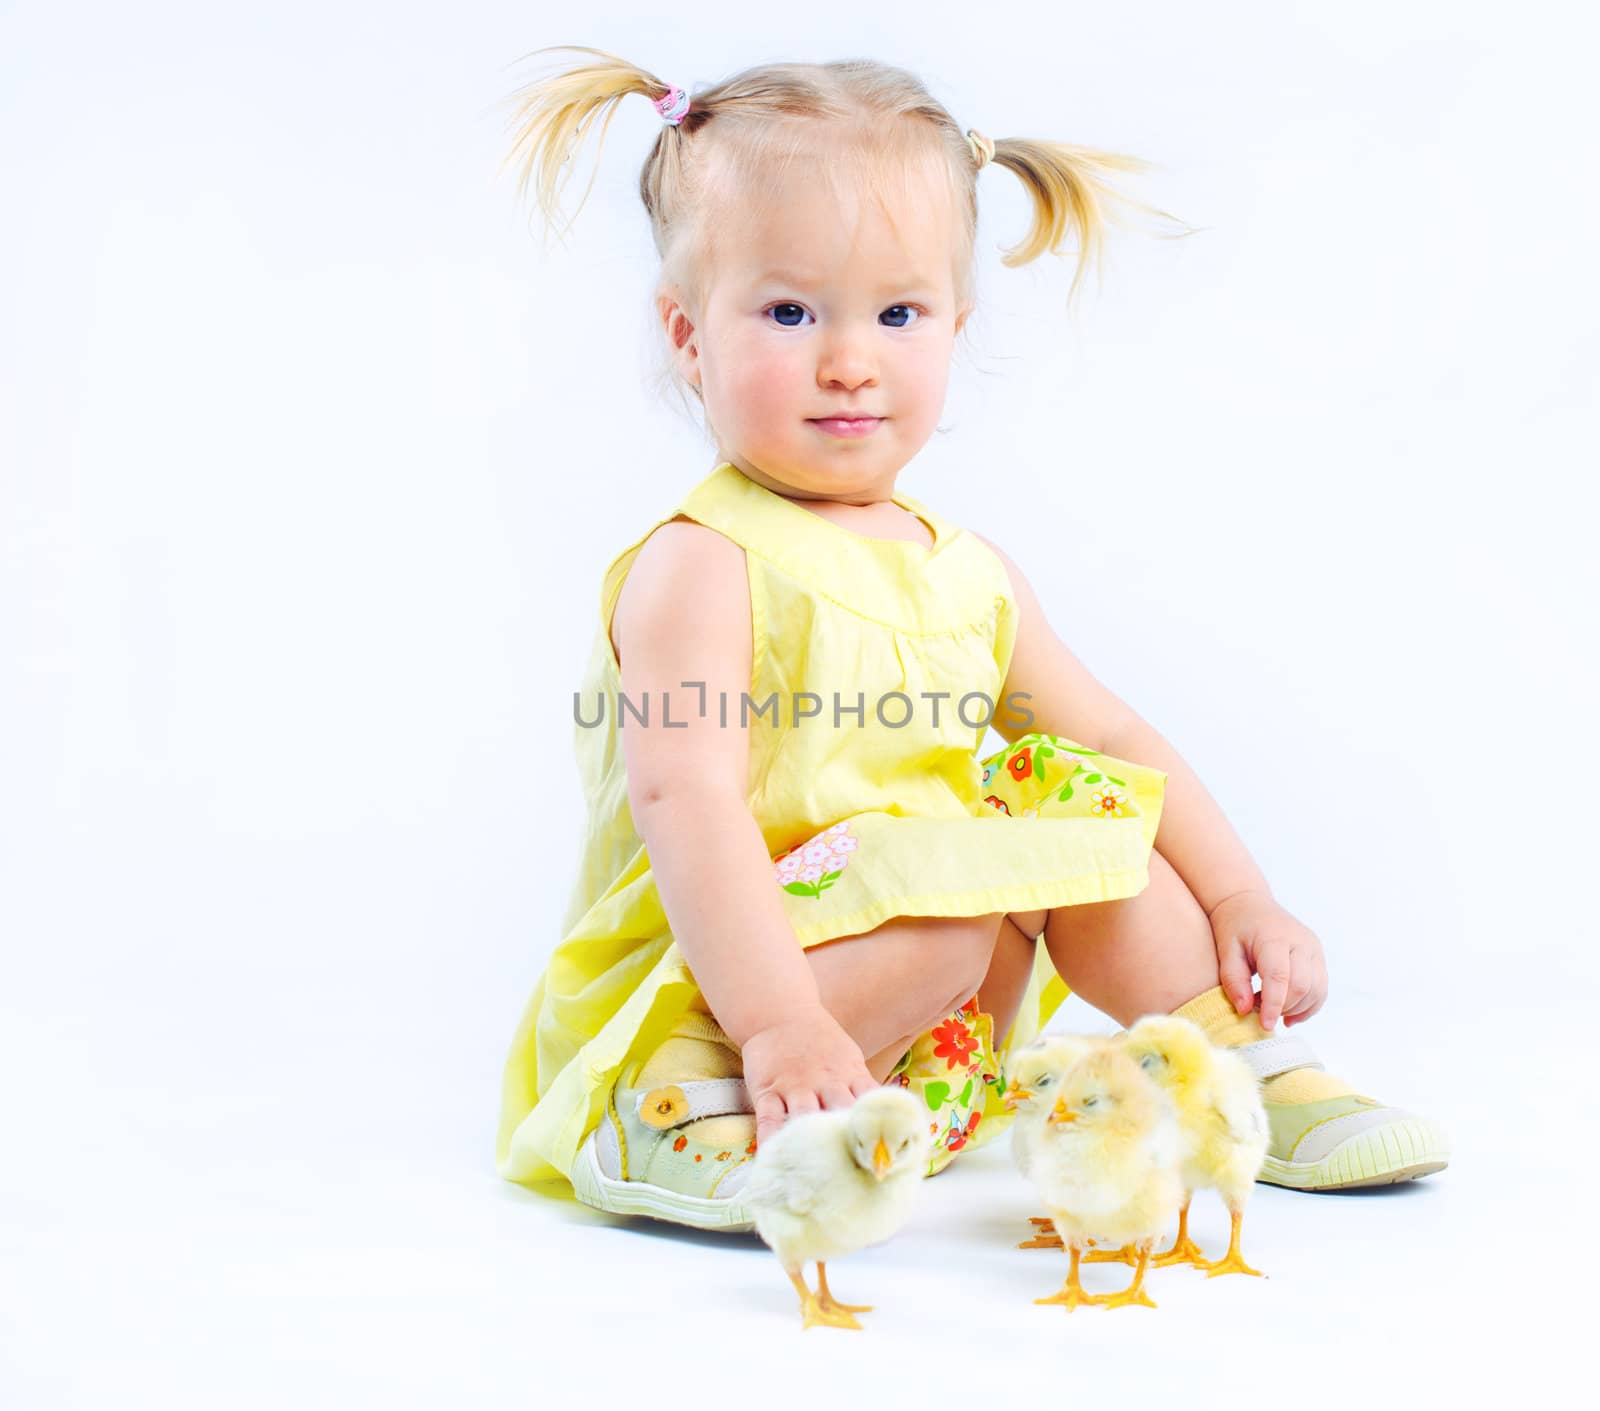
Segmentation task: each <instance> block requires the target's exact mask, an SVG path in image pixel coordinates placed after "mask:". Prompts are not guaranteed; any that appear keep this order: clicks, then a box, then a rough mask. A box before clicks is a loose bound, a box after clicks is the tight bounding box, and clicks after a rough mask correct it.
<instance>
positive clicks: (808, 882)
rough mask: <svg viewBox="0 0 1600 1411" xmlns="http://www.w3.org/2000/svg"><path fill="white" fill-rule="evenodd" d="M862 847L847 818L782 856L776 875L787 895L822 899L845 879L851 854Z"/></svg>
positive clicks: (776, 863) (775, 864) (774, 865)
mask: <svg viewBox="0 0 1600 1411" xmlns="http://www.w3.org/2000/svg"><path fill="white" fill-rule="evenodd" d="M860 846H861V839H859V838H857V837H855V836H854V835H852V834H851V832H850V820H849V819H848V818H847V819H845V820H844V822H842V823H835V824H834V825H833V827H831V828H824V829H823V830H822V832H820V833H818V834H817V835H816V836H815V837H814V838H810V839H808V840H807V841H805V842H803V843H796V844H795V845H794V847H792V848H789V849H788V850H787V851H785V852H781V853H779V854H778V855H777V856H776V857H775V858H773V859H772V873H773V876H775V877H776V878H777V879H778V884H779V885H780V886H781V887H782V888H783V890H784V891H786V892H791V893H793V894H794V895H795V896H797V897H820V896H821V895H822V894H823V893H824V892H825V891H827V890H828V888H829V887H831V886H832V885H833V884H834V883H835V882H837V881H838V880H839V878H840V877H841V876H842V875H843V873H844V870H845V868H846V867H848V866H849V865H850V854H851V853H853V852H854V851H855V850H856V849H857V848H859V847H860Z"/></svg>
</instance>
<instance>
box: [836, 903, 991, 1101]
mask: <svg viewBox="0 0 1600 1411" xmlns="http://www.w3.org/2000/svg"><path fill="white" fill-rule="evenodd" d="M1001 920H1002V916H1001V913H999V912H991V913H989V914H988V915H985V916H897V917H894V918H893V919H892V920H890V921H886V922H884V924H883V925H881V926H879V927H878V928H877V929H876V930H873V931H867V932H864V933H862V934H861V935H859V936H840V937H838V938H836V939H834V940H831V941H824V942H822V943H821V944H819V945H815V946H811V947H809V948H808V949H807V950H806V959H807V960H809V961H810V962H811V970H812V973H813V974H814V975H815V976H816V978H817V989H818V991H819V992H820V993H821V996H822V1003H823V1005H824V1006H825V1007H826V1008H827V1010H828V1012H829V1013H830V1014H832V1015H833V1017H834V1018H835V1019H837V1020H838V1021H839V1023H840V1025H841V1026H842V1027H843V1028H844V1030H845V1031H846V1032H847V1033H848V1034H849V1035H850V1037H851V1038H853V1039H854V1040H855V1041H856V1042H857V1043H858V1044H860V1045H861V1051H862V1053H863V1054H864V1055H865V1056H866V1060H867V1070H868V1071H869V1072H870V1073H871V1074H872V1076H873V1077H874V1078H876V1079H877V1080H878V1081H879V1082H880V1083H881V1082H882V1081H883V1080H884V1079H885V1078H887V1077H888V1076H889V1070H890V1069H891V1068H893V1067H894V1065H895V1064H896V1063H897V1062H899V1060H900V1057H901V1055H902V1054H904V1053H905V1051H906V1049H908V1048H909V1047H910V1046H911V1044H912V1043H913V1042H914V1041H915V1040H916V1038H917V1037H918V1036H919V1035H920V1034H922V1033H923V1032H924V1031H925V1030H927V1029H928V1028H929V1027H930V1026H931V1025H934V1024H937V1023H938V1022H939V1020H941V1019H942V1018H944V1016H945V1015H946V1014H948V1013H949V1012H950V1011H951V1010H952V1009H954V1008H955V1007H956V1006H957V1005H959V1004H961V1003H962V1002H963V1001H965V1000H967V999H970V998H971V997H972V995H973V994H974V993H975V992H976V991H977V988H978V985H979V982H980V981H981V980H982V979H983V977H984V974H985V973H986V972H987V970H988V968H989V963H990V961H991V959H992V958H993V955H994V948H995V939H996V936H997V934H998V932H999V930H1000V923H1001Z"/></svg>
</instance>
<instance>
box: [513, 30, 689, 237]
mask: <svg viewBox="0 0 1600 1411" xmlns="http://www.w3.org/2000/svg"><path fill="white" fill-rule="evenodd" d="M555 49H569V50H573V51H577V52H582V53H586V54H595V55H597V56H599V58H600V60H601V61H602V62H600V63H594V64H584V65H582V66H580V67H578V68H574V69H569V70H567V71H566V72H564V73H557V74H553V75H550V76H548V77H545V78H540V79H536V80H534V81H533V82H531V83H528V84H525V85H524V86H523V87H521V88H519V89H518V90H516V92H514V93H513V94H511V96H510V97H509V98H507V99H505V100H504V104H505V105H509V104H512V103H514V104H516V105H517V110H516V113H515V114H514V115H513V116H512V118H511V119H510V121H509V122H508V124H507V125H508V127H509V128H510V129H512V131H513V132H514V139H513V141H512V144H511V150H510V152H508V153H507V155H506V157H505V159H504V160H503V161H502V162H501V163H500V166H499V167H498V168H496V172H497V173H498V172H499V171H502V170H504V169H505V166H506V164H507V163H508V162H511V161H513V160H515V159H516V158H517V157H518V156H519V155H520V156H521V158H522V167H521V173H520V177H519V179H518V182H517V193H518V195H519V197H522V198H526V196H527V191H528V186H529V184H530V182H535V181H536V190H537V194H538V200H539V208H540V210H541V211H542V212H543V214H544V218H545V225H546V229H547V230H548V229H549V228H550V227H551V226H553V225H554V224H555V223H556V221H557V219H558V217H559V214H560V212H559V210H558V208H557V197H558V196H559V194H560V192H561V190H564V189H565V187H566V183H567V181H568V180H570V179H571V172H570V171H568V172H567V173H566V175H565V176H563V175H562V172H563V169H564V168H567V167H569V166H570V165H571V161H572V158H573V156H574V155H575V154H576V152H577V150H578V147H579V145H580V144H581V143H582V142H583V141H584V139H585V138H586V137H587V136H588V132H589V128H590V126H591V125H592V124H593V123H594V120H595V119H596V118H597V117H598V116H599V115H600V114H601V113H602V112H605V113H606V120H605V125H604V126H603V127H602V128H601V129H600V145H599V147H598V148H597V149H596V153H595V156H596V171H598V170H599V168H598V159H599V153H600V152H601V151H603V150H604V149H605V139H606V132H607V131H608V130H609V129H610V127H611V119H612V118H613V117H615V116H616V107H617V104H618V103H619V102H620V101H621V100H622V99H623V98H625V97H627V96H628V95H629V94H632V93H638V94H642V95H643V96H644V97H646V98H649V99H650V100H651V101H652V102H656V101H659V100H661V99H663V98H665V97H666V96H667V94H668V93H669V92H670V91H671V85H670V84H667V83H664V82H662V80H661V79H659V78H657V77H656V76H655V75H654V74H653V73H650V72H649V71H648V70H646V69H641V68H639V67H638V66H637V65H636V64H630V63H629V62H628V61H627V60H626V59H622V58H619V57H618V56H617V55H615V54H608V53H606V51H605V50H603V49H592V48H590V47H589V46H588V45H586V44H552V45H549V46H547V47H546V48H544V49H535V50H533V51H531V52H532V53H534V54H546V53H549V52H551V50H555ZM522 57H523V58H527V57H529V56H528V55H523V56H522ZM671 135H672V134H669V137H670V136H671ZM593 188H594V175H593V174H591V175H590V177H589V185H588V186H586V187H584V191H583V197H582V199H581V200H580V201H579V202H578V209H577V210H575V211H573V213H572V220H570V221H568V222H567V223H566V226H565V228H564V229H563V230H562V232H561V234H562V235H563V236H565V234H566V232H567V231H568V230H571V228H572V224H573V222H574V221H576V220H577V218H578V211H581V210H582V209H583V206H584V203H585V202H586V201H587V200H588V199H589V192H590V191H591V190H592V189H593Z"/></svg>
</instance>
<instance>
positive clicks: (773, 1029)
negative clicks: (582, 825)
mask: <svg viewBox="0 0 1600 1411" xmlns="http://www.w3.org/2000/svg"><path fill="white" fill-rule="evenodd" d="M612 643H613V646H614V647H615V648H616V649H617V653H618V662H619V665H620V666H621V678H622V691H623V693H624V694H625V695H626V696H627V697H628V699H629V701H630V702H632V703H634V704H635V705H636V706H638V707H639V708H640V709H641V710H642V709H643V706H644V702H645V701H646V700H647V699H648V701H649V716H648V719H649V722H650V723H649V725H647V726H646V725H642V724H640V722H639V721H638V720H637V719H635V718H634V716H633V715H631V714H630V715H628V716H627V717H626V718H625V720H622V719H621V718H620V717H619V722H620V723H619V727H618V729H619V733H620V735H621V737H622V750H623V759H624V762H625V764H626V766H627V774H628V799H629V803H630V805H631V807H632V810H633V820H634V826H635V827H636V828H637V829H638V832H639V836H640V837H641V838H642V839H643V840H644V844H645V848H646V850H647V851H648V853H649V856H650V866H651V870H652V872H653V874H654V876H655V880H656V886H657V888H658V889H659V891H660V894H661V902H662V906H663V907H664V909H665V910H666V913H667V918H668V921H669V923H670V924H671V927H672V934H673V939H674V940H675V941H676V942H677V944H678V948H679V949H680V950H681V951H682V952H683V954H684V958H685V959H686V960H687V961H688V963H689V968H690V970H691V971H692V972H693V974H694V978H695V982H696V983H697V984H698V985H699V987H700V990H701V992H702V993H703V994H704V995H705V998H706V1002H707V1003H708V1004H709V1005H710V1006H711V1012H712V1014H713V1015H714V1016H715V1017H716V1019H717V1022H718V1023H719V1024H721V1025H722V1027H723V1029H724V1030H725V1031H726V1032H727V1034H728V1036H729V1038H731V1039H732V1040H733V1041H734V1042H735V1043H736V1044H738V1045H739V1046H740V1048H741V1050H743V1053H744V1065H745V1081H746V1084H747V1086H748V1088H749V1091H750V1097H751V1100H752V1102H753V1103H754V1105H755V1108H756V1117H757V1123H758V1130H757V1139H758V1141H759V1140H760V1138H761V1137H762V1136H763V1135H766V1134H768V1133H769V1132H770V1131H772V1130H775V1129H776V1128H777V1127H778V1126H780V1125H781V1124H782V1120H783V1117H784V1115H785V1113H793V1112H803V1111H813V1110H815V1109H816V1108H817V1107H819V1106H823V1107H843V1106H849V1104H850V1102H851V1101H852V1100H853V1099H854V1097H855V1096H856V1095H858V1094H859V1093H862V1092H867V1091H870V1090H871V1089H872V1088H873V1087H875V1086H876V1084H875V1083H874V1082H873V1079H872V1076H871V1074H870V1073H869V1072H868V1071H867V1067H866V1062H865V1059H864V1058H863V1056H862V1053H861V1049H860V1047H859V1046H858V1045H857V1044H856V1042H855V1041H854V1040H853V1039H852V1038H851V1037H850V1036H849V1034H848V1033H846V1032H845V1030H844V1029H843V1028H841V1027H840V1026H839V1025H838V1023H837V1022H836V1021H835V1020H834V1018H833V1016H832V1015H831V1014H830V1013H829V1012H828V1011H827V1009H826V1008H825V1007H824V1006H823V1004H822V1001H821V998H820V994H819V991H818V988H817V983H816V978H815V976H814V975H813V973H812V970H811V966H810V963H809V962H808V961H807V960H806V958H805V952H804V950H803V949H802V948H801V946H800V943H799V941H798V940H797V938H796V937H795V933H794V928H793V926H791V925H790V924H789V919H788V916H787V914H786V913H785V911H784V909H783V904H782V902H781V901H780V899H779V898H780V893H779V889H778V886H777V884H776V882H775V881H774V880H773V875H772V859H771V857H770V855H769V854H768V852H767V847H766V843H765V841H764V839H763V838H762V835H761V829H760V827H759V826H758V825H757V823H756V821H755V818H754V816H753V815H752V814H751V812H750V808H749V805H748V803H747V802H746V800H747V798H748V783H749V777H748V776H749V749H750V742H749V727H748V725H747V724H746V723H745V722H744V720H743V718H742V717H743V713H742V712H741V710H740V693H741V692H745V691H748V690H749V689H750V674H751V665H752V662H751V653H752V647H751V620H750V590H749V583H748V579H747V577H746V569H745V561H744V550H743V549H741V548H740V547H739V546H738V545H737V544H734V543H732V542H731V541H730V540H728V539H726V538H724V537H723V536H722V535H721V534H718V533H716V532H715V531H714V530H711V529H707V528H706V527H705V526H703V525H700V524H696V523H694V522H693V521H688V520H681V521H673V522H671V523H669V524H665V525H663V526H661V528H659V529H658V530H656V532H655V533H654V534H652V535H651V536H650V538H649V539H648V540H646V542H645V544H644V546H643V547H642V548H641V549H640V551H639V553H638V556H637V557H636V558H635V559H634V561H633V564H632V565H631V567H630V569H629V572H628V576H627V578H626V580H625V581H624V583H623V587H622V592H621V594H620V595H619V597H618V600H617V605H616V610H615V612H614V614H613V619H612ZM686 681H687V682H704V683H705V684H704V695H703V698H702V692H701V688H700V687H699V686H697V685H688V686H685V685H684V684H683V683H684V682H686ZM724 697H725V698H726V700H727V721H728V723H727V724H726V726H724V725H722V724H720V723H719V722H720V719H721V714H722V712H721V709H720V701H721V700H722V699H723V698H724ZM702 699H703V701H704V714H703V715H702V714H701V704H702ZM663 700H665V701H666V703H667V712H666V714H665V715H663V713H662V702H663ZM669 719H670V721H671V722H672V724H671V725H670V726H667V725H664V724H663V722H664V721H665V720H669Z"/></svg>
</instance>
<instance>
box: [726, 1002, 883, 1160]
mask: <svg viewBox="0 0 1600 1411" xmlns="http://www.w3.org/2000/svg"><path fill="white" fill-rule="evenodd" d="M743 1053H744V1085H745V1088H746V1090H747V1091H748V1092H749V1094H750V1101H751V1103H752V1104H753V1105H754V1107H755V1110H756V1145H757V1146H758V1147H759V1146H760V1145H761V1143H762V1142H764V1141H765V1140H766V1139H767V1138H768V1137H769V1136H771V1135H772V1134H773V1133H774V1132H776V1131H777V1130H778V1128H780V1127H781V1126H783V1124H784V1121H785V1120H786V1119H787V1118H789V1117H793V1116H796V1115H798V1114H799V1113H802V1112H815V1111H817V1110H818V1109H819V1108H836V1107H849V1106H850V1105H851V1104H853V1103H854V1102H855V1100H856V1099H857V1098H858V1097H860V1096H862V1095H863V1094H864V1093H870V1092H872V1091H873V1089H875V1088H876V1087H877V1086H878V1083H877V1081H876V1080H875V1079H874V1078H873V1076H872V1074H871V1073H870V1072H868V1071H867V1060H866V1058H865V1056H864V1055H863V1054H862V1052H861V1047H860V1045H859V1044H857V1043H856V1041H855V1040H854V1039H852V1038H851V1037H850V1035H849V1034H848V1033H846V1032H845V1030H844V1029H843V1028H842V1027H841V1026H840V1024H839V1021H838V1020H837V1019H835V1018H834V1017H833V1015H832V1014H830V1013H829V1012H828V1011H827V1010H826V1009H825V1008H824V1007H823V1006H822V1005H820V1004H819V1005H815V1006H812V1007H810V1008H806V1009H802V1010H798V1011H796V1012H795V1013H794V1014H793V1015H792V1016H791V1017H789V1018H787V1019H785V1020H783V1021H782V1022H781V1023H778V1024H773V1025H770V1026H769V1027H767V1028H765V1029H762V1030H760V1031H759V1032H757V1033H755V1034H752V1035H751V1036H750V1038H749V1040H748V1041H747V1042H746V1043H745V1045H744V1050H743Z"/></svg>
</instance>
